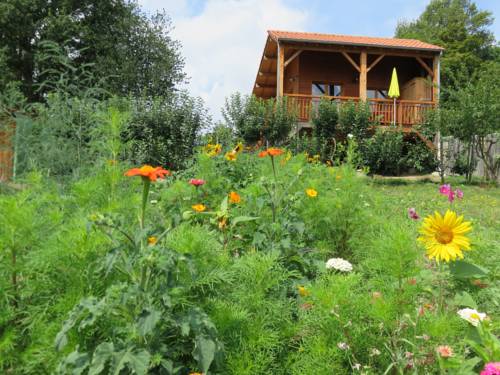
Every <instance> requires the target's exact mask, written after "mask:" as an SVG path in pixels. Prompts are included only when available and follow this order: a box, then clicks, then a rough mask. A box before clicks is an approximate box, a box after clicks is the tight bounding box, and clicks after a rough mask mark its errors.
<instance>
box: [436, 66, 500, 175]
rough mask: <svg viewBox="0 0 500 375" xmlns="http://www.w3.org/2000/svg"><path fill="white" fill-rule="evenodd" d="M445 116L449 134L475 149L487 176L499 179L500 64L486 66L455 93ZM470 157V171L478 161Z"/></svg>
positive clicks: (447, 106) (451, 96)
mask: <svg viewBox="0 0 500 375" xmlns="http://www.w3.org/2000/svg"><path fill="white" fill-rule="evenodd" d="M442 116H445V117H446V118H447V119H448V121H447V124H448V132H447V133H448V134H450V135H452V136H454V137H455V138H458V139H459V140H461V141H462V142H464V143H465V144H466V145H467V146H468V148H469V149H470V150H475V151H476V155H477V157H479V159H481V160H482V161H483V163H484V165H485V177H486V178H487V179H491V180H493V181H494V180H496V179H497V177H498V173H499V169H500V158H499V157H498V156H497V155H495V152H494V150H495V149H494V147H495V145H496V143H497V142H499V140H498V134H499V133H500V63H497V62H491V63H489V64H485V65H484V66H483V70H482V71H481V72H479V73H478V78H477V79H472V80H470V81H469V82H467V83H466V84H465V85H464V86H463V87H461V88H459V89H457V90H453V91H451V92H450V93H449V100H448V102H447V105H446V107H445V109H443V114H442ZM468 156H469V159H468V163H467V164H468V165H469V167H468V168H467V169H468V170H470V169H471V167H470V165H471V164H474V160H473V157H472V156H473V155H472V154H471V153H470V152H469V155H468ZM469 180H470V174H469Z"/></svg>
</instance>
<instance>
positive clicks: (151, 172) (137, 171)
mask: <svg viewBox="0 0 500 375" xmlns="http://www.w3.org/2000/svg"><path fill="white" fill-rule="evenodd" d="M170 175H171V173H170V171H168V170H166V169H163V168H162V167H152V166H150V165H143V166H142V167H140V168H132V169H129V170H128V171H127V172H125V176H128V177H131V176H141V177H142V178H147V179H149V180H150V181H156V180H157V179H158V178H165V176H170Z"/></svg>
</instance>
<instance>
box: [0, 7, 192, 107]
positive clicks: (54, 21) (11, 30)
mask: <svg viewBox="0 0 500 375" xmlns="http://www.w3.org/2000/svg"><path fill="white" fill-rule="evenodd" d="M169 30H170V21H169V19H168V18H167V17H166V16H165V15H164V14H162V13H161V14H157V15H155V16H153V17H147V16H146V15H145V14H143V13H141V11H140V10H139V8H138V6H137V4H136V3H135V2H132V1H128V0H118V1H111V0H83V1H77V2H75V1H68V0H51V1H49V0H40V1H29V0H4V1H2V2H1V3H0V66H2V65H3V66H4V67H5V68H6V69H5V70H3V69H2V75H3V77H2V80H3V81H4V80H5V77H10V78H9V79H13V80H15V81H19V82H21V87H22V91H23V93H24V94H25V95H26V96H27V97H28V98H29V99H30V101H34V100H39V99H40V98H41V97H42V94H43V91H42V92H38V91H37V89H38V88H39V86H40V85H42V84H43V83H44V79H45V77H46V75H47V74H48V73H50V72H53V71H54V70H55V69H57V67H58V65H59V64H56V65H54V61H53V60H52V59H50V58H49V59H48V58H47V57H46V56H45V54H46V52H47V51H46V48H45V47H46V45H44V43H46V42H47V41H51V42H53V43H56V44H57V45H59V46H62V47H63V50H64V54H65V57H66V58H67V59H69V60H71V62H72V63H73V64H74V66H75V67H81V66H83V65H89V67H90V68H91V69H90V72H91V73H92V75H93V76H94V77H98V78H100V79H101V78H105V79H106V82H107V83H106V86H105V87H106V88H107V89H109V90H110V91H111V92H112V93H114V94H129V93H132V94H135V95H136V94H138V93H141V94H148V95H163V94H165V93H166V92H168V91H170V90H171V89H172V87H173V86H174V85H175V84H176V83H178V82H180V81H182V80H183V79H184V73H183V72H182V68H183V60H182V58H181V57H180V55H179V53H178V49H179V45H178V43H177V42H175V41H173V40H172V39H171V38H170V37H169ZM60 62H61V61H59V63H60ZM4 72H5V73H4ZM1 83H2V82H1V81H0V84H1ZM0 88H1V87H0Z"/></svg>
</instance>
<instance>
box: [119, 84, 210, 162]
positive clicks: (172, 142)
mask: <svg viewBox="0 0 500 375" xmlns="http://www.w3.org/2000/svg"><path fill="white" fill-rule="evenodd" d="M207 125H208V115H207V112H206V109H205V108H204V107H203V104H202V102H201V100H200V99H195V98H192V97H190V96H189V95H187V93H185V92H179V93H175V94H171V95H169V96H166V97H157V98H153V99H146V98H143V99H136V100H133V101H132V102H131V118H130V125H129V127H128V129H127V132H126V134H125V140H126V141H130V142H131V145H132V149H131V153H132V154H131V156H130V159H131V161H132V162H134V163H136V164H155V165H163V166H167V167H169V168H173V169H179V168H183V167H185V166H186V163H187V161H188V159H189V158H190V157H191V156H193V155H194V151H195V150H194V148H195V145H196V142H197V139H198V137H199V135H200V132H201V131H202V130H203V129H205V128H206V127H207Z"/></svg>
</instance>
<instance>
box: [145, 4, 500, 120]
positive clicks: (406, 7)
mask: <svg viewBox="0 0 500 375" xmlns="http://www.w3.org/2000/svg"><path fill="white" fill-rule="evenodd" d="M138 1H139V4H140V5H141V7H142V8H143V10H144V11H146V12H147V13H154V12H155V11H157V10H165V11H166V12H167V14H168V15H169V16H170V17H171V19H172V23H173V27H174V29H173V30H172V33H171V35H172V37H173V38H174V39H176V40H178V41H180V43H181V44H182V50H181V53H182V55H183V56H184V58H185V64H186V65H185V72H186V73H187V76H188V77H189V80H188V82H187V83H186V84H184V85H183V86H184V88H186V89H187V90H189V91H190V93H191V95H193V96H199V97H201V98H202V99H203V100H204V101H205V105H206V107H207V108H208V110H209V112H210V115H211V117H212V119H213V120H214V121H215V122H217V121H219V120H221V108H222V107H223V105H224V100H225V98H226V97H228V96H229V95H231V94H232V93H234V92H237V91H239V92H241V93H244V94H250V93H251V91H252V87H253V84H254V80H255V76H256V74H257V69H258V65H259V62H260V58H261V56H262V50H263V48H264V43H265V41H266V37H267V33H266V32H267V30H269V29H277V30H289V31H308V32H323V33H332V34H348V35H363V36H381V37H392V36H394V30H395V28H396V25H397V23H398V21H400V20H412V19H415V18H417V17H418V16H419V15H420V14H421V13H422V12H423V10H424V9H425V7H426V5H427V4H428V3H429V0H376V1H375V0H347V1H346V0H138ZM475 3H476V4H477V5H478V7H479V8H480V9H487V10H490V11H491V12H493V15H494V16H497V17H499V18H500V0H476V1H475ZM492 30H493V32H494V33H495V37H496V39H497V40H500V19H498V20H495V23H494V25H493V27H492Z"/></svg>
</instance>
